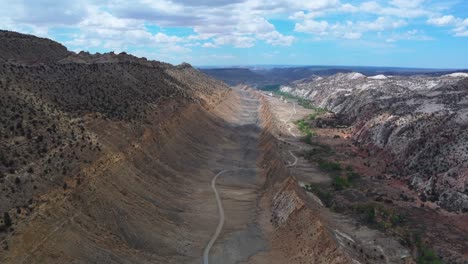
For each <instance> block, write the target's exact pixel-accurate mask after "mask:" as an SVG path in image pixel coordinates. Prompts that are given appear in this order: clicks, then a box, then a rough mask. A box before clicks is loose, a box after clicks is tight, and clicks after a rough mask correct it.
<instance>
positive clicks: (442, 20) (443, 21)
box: [427, 15, 457, 27]
mask: <svg viewBox="0 0 468 264" xmlns="http://www.w3.org/2000/svg"><path fill="white" fill-rule="evenodd" d="M456 22H457V19H456V18H455V17H454V16H452V15H448V16H442V17H432V18H430V19H428V20H427V23H428V24H430V25H435V26H439V27H441V26H448V25H453V24H455V23H456Z"/></svg>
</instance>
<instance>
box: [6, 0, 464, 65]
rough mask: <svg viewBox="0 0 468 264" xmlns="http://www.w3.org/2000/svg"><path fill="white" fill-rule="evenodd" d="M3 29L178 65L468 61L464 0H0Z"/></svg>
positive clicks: (76, 48)
mask: <svg viewBox="0 0 468 264" xmlns="http://www.w3.org/2000/svg"><path fill="white" fill-rule="evenodd" d="M0 6H2V7H8V8H1V10H0V29H7V30H13V31H18V32H22V33H29V34H34V35H37V36H41V37H47V38H50V39H53V40H56V41H58V42H60V43H62V44H64V45H65V46H66V47H67V48H68V49H69V50H72V51H75V52H78V51H81V50H84V51H89V52H92V53H94V52H101V53H103V52H109V51H114V52H116V53H119V52H122V51H125V52H128V53H131V54H134V55H136V56H139V57H146V58H148V59H154V60H160V61H165V62H169V63H172V64H179V63H181V62H188V63H190V64H192V65H195V66H197V65H198V66H202V65H204V66H208V65H267V64H277V65H349V66H394V67H418V68H452V69H454V68H465V69H466V68H468V0H444V1H442V0H437V1H436V0H412V1H411V0H390V1H380V0H370V1H357V0H310V1H304V0H269V1H260V0H217V1H215V0H198V1H197V0H134V1H124V0H94V1H92V0H73V1H50V0H15V1H12V0H0Z"/></svg>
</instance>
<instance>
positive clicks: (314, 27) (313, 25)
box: [294, 20, 330, 35]
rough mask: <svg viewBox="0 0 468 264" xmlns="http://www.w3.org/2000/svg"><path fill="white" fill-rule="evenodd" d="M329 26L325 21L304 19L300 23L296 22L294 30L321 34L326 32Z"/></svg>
mask: <svg viewBox="0 0 468 264" xmlns="http://www.w3.org/2000/svg"><path fill="white" fill-rule="evenodd" d="M329 27H330V25H329V24H328V22H327V21H315V20H305V21H303V22H302V23H297V24H296V26H295V27H294V30H295V31H297V32H304V33H312V34H318V35H323V34H327V30H328V29H329Z"/></svg>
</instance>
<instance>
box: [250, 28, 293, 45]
mask: <svg viewBox="0 0 468 264" xmlns="http://www.w3.org/2000/svg"><path fill="white" fill-rule="evenodd" d="M259 38H260V39H262V40H265V41H266V43H268V44H271V45H273V46H291V45H292V44H293V42H294V40H295V38H294V37H293V36H285V35H283V34H281V33H279V32H278V31H272V32H268V33H265V34H261V35H260V36H259Z"/></svg>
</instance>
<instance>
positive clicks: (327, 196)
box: [304, 184, 333, 207]
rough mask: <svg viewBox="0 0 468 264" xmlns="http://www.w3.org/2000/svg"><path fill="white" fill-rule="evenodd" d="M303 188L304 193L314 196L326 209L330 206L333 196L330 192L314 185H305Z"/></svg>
mask: <svg viewBox="0 0 468 264" xmlns="http://www.w3.org/2000/svg"><path fill="white" fill-rule="evenodd" d="M304 188H305V190H306V191H308V192H311V193H313V194H315V195H316V196H317V197H318V198H319V199H320V200H321V201H322V203H323V204H324V205H325V206H326V207H330V206H331V204H332V201H333V195H332V193H331V192H329V191H328V190H326V189H325V188H323V187H321V186H318V185H315V184H306V185H305V186H304Z"/></svg>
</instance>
